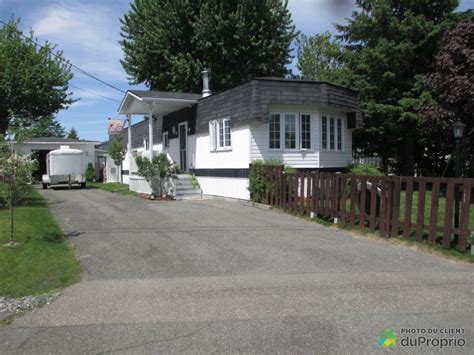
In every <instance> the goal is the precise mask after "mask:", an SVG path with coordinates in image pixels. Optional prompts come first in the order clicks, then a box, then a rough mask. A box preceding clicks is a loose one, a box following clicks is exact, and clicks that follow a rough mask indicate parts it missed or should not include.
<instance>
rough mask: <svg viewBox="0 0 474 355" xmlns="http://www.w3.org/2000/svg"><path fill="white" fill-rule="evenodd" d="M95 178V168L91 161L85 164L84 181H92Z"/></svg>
mask: <svg viewBox="0 0 474 355" xmlns="http://www.w3.org/2000/svg"><path fill="white" fill-rule="evenodd" d="M94 180H95V169H94V166H93V165H92V163H89V164H87V170H86V181H88V182H93V181H94Z"/></svg>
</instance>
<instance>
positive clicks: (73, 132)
mask: <svg viewBox="0 0 474 355" xmlns="http://www.w3.org/2000/svg"><path fill="white" fill-rule="evenodd" d="M67 137H68V138H70V139H79V135H78V134H77V129H75V128H74V127H72V128H71V130H70V131H69V133H68V135H67Z"/></svg>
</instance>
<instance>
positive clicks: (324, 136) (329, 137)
mask: <svg viewBox="0 0 474 355" xmlns="http://www.w3.org/2000/svg"><path fill="white" fill-rule="evenodd" d="M321 148H322V149H325V150H335V151H342V150H343V149H344V136H343V132H342V119H341V118H337V117H331V116H330V117H329V118H328V116H322V117H321Z"/></svg>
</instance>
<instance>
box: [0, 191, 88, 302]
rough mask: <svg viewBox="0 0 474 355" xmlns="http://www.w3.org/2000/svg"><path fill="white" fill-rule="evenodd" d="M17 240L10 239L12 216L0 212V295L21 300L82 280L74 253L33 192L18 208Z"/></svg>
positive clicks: (16, 221)
mask: <svg viewBox="0 0 474 355" xmlns="http://www.w3.org/2000/svg"><path fill="white" fill-rule="evenodd" d="M14 218H15V226H16V227H15V229H16V231H15V239H16V241H18V242H20V243H21V244H20V245H17V246H14V247H7V246H4V244H5V243H7V242H8V241H9V236H10V214H9V211H7V210H6V209H0V295H1V296H7V297H20V296H26V295H31V294H38V293H44V292H48V291H52V290H54V289H57V288H60V287H64V286H67V285H70V284H72V283H75V282H77V281H78V280H79V278H80V274H81V267H80V265H79V262H78V261H77V260H76V259H75V256H74V251H73V249H72V247H71V245H70V244H69V242H68V241H67V239H65V237H64V234H63V232H62V231H61V229H60V228H59V226H58V224H57V223H56V221H55V219H54V217H53V215H52V214H51V212H50V211H49V209H48V206H47V204H46V201H45V200H44V199H43V198H42V196H41V195H40V194H39V193H38V191H37V190H36V189H34V188H32V189H31V191H30V192H29V194H28V196H27V198H26V199H25V202H24V204H23V205H22V206H19V207H17V208H15V214H14Z"/></svg>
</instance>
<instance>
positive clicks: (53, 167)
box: [42, 146, 87, 189]
mask: <svg viewBox="0 0 474 355" xmlns="http://www.w3.org/2000/svg"><path fill="white" fill-rule="evenodd" d="M46 168H47V174H45V175H43V179H42V180H43V189H47V188H48V186H51V185H61V184H66V185H69V186H70V185H72V184H79V185H80V186H81V187H85V186H86V169H87V167H86V159H85V153H84V151H82V150H80V149H71V148H69V146H61V147H60V148H59V149H56V150H52V151H51V152H49V153H48V154H47V156H46Z"/></svg>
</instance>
